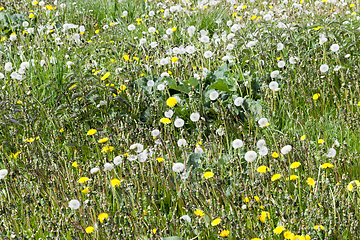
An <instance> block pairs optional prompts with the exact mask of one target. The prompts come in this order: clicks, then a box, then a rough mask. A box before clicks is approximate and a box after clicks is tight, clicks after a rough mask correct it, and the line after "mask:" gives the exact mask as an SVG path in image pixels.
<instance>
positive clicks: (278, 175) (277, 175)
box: [271, 174, 281, 182]
mask: <svg viewBox="0 0 360 240" xmlns="http://www.w3.org/2000/svg"><path fill="white" fill-rule="evenodd" d="M279 178H281V174H274V175H273V176H272V177H271V181H272V182H274V181H276V180H278V179H279Z"/></svg>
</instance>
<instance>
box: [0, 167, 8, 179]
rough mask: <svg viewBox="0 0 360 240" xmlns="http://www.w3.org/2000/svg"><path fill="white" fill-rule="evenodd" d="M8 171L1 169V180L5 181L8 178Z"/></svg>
mask: <svg viewBox="0 0 360 240" xmlns="http://www.w3.org/2000/svg"><path fill="white" fill-rule="evenodd" d="M8 173H9V172H8V170H7V169H1V170H0V179H4V178H5V177H6V175H8Z"/></svg>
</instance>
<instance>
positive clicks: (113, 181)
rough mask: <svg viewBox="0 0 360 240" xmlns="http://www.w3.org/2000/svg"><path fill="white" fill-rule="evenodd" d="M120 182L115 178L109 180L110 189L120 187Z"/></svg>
mask: <svg viewBox="0 0 360 240" xmlns="http://www.w3.org/2000/svg"><path fill="white" fill-rule="evenodd" d="M120 183H121V181H120V180H119V179H117V178H114V179H111V186H112V187H117V186H120Z"/></svg>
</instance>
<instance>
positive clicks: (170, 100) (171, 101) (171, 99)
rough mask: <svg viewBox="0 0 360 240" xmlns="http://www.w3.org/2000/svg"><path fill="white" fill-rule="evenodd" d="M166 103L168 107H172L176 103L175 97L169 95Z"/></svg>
mask: <svg viewBox="0 0 360 240" xmlns="http://www.w3.org/2000/svg"><path fill="white" fill-rule="evenodd" d="M166 104H167V105H168V106H169V107H174V106H175V105H176V104H177V100H176V98H174V97H170V98H168V99H167V100H166Z"/></svg>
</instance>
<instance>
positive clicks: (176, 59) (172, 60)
mask: <svg viewBox="0 0 360 240" xmlns="http://www.w3.org/2000/svg"><path fill="white" fill-rule="evenodd" d="M178 60H179V58H177V57H172V58H171V62H173V63H176V62H177V61H178Z"/></svg>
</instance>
